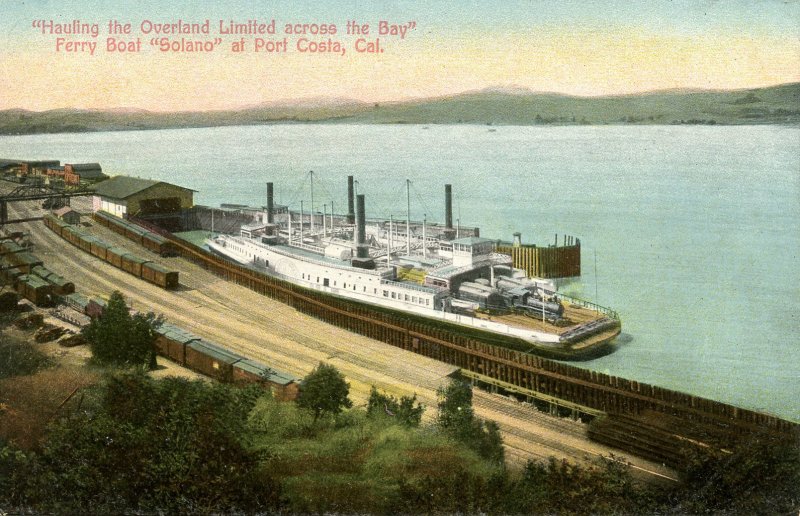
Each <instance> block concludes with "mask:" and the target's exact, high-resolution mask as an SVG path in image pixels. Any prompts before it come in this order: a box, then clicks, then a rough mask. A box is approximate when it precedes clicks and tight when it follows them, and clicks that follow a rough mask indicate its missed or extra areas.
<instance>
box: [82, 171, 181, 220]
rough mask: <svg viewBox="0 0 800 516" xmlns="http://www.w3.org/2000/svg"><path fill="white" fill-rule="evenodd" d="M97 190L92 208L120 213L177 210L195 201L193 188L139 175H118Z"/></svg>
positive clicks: (137, 214) (100, 184) (167, 212)
mask: <svg viewBox="0 0 800 516" xmlns="http://www.w3.org/2000/svg"><path fill="white" fill-rule="evenodd" d="M94 191H95V195H94V196H93V198H92V209H93V210H94V211H100V210H104V211H107V212H109V213H111V214H112V215H116V216H117V217H124V216H126V215H131V216H142V215H154V214H169V213H177V212H179V211H180V210H182V209H186V208H191V207H192V206H193V204H194V200H193V195H194V190H191V189H189V188H184V187H182V186H177V185H173V184H170V183H165V182H163V181H153V180H151V179H140V178H138V177H129V176H115V177H112V178H111V179H107V180H105V181H102V182H101V183H98V184H97V185H95V188H94Z"/></svg>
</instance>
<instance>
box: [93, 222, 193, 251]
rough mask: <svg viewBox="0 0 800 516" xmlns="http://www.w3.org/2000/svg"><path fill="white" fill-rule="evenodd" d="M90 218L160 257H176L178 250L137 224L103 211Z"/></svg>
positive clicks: (170, 243) (173, 245)
mask: <svg viewBox="0 0 800 516" xmlns="http://www.w3.org/2000/svg"><path fill="white" fill-rule="evenodd" d="M92 218H94V220H95V221H96V222H97V223H98V224H100V225H101V226H104V227H107V228H109V229H110V230H112V231H114V232H115V233H118V234H120V235H122V236H124V237H125V238H127V239H129V240H132V241H133V242H136V243H137V244H138V245H140V246H142V247H144V248H145V249H148V250H150V251H153V252H154V253H158V254H159V255H161V256H164V257H166V256H178V248H177V247H176V246H175V244H173V243H172V242H170V241H169V240H167V239H166V238H164V237H162V236H161V235H159V234H158V233H153V232H152V231H150V230H148V229H146V228H143V227H141V226H139V225H137V224H134V223H132V222H129V221H127V220H125V219H121V218H119V217H116V216H114V215H111V214H110V213H106V212H104V211H97V212H95V213H94V214H93V215H92Z"/></svg>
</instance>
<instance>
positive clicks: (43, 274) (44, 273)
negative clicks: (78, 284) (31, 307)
mask: <svg viewBox="0 0 800 516" xmlns="http://www.w3.org/2000/svg"><path fill="white" fill-rule="evenodd" d="M31 272H32V273H33V274H35V275H37V276H39V277H40V278H42V279H44V280H46V281H47V282H48V283H50V284H51V285H53V291H54V293H55V294H57V295H59V296H65V295H67V294H72V293H73V292H75V284H74V283H72V282H71V281H67V280H65V279H64V278H62V277H61V276H59V275H58V274H56V273H55V272H53V271H51V270H49V269H46V268H45V267H43V266H36V267H34V268H33V270H32V271H31Z"/></svg>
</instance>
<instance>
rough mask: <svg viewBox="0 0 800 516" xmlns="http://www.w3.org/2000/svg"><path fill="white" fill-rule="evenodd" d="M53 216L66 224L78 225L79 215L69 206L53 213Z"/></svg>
mask: <svg viewBox="0 0 800 516" xmlns="http://www.w3.org/2000/svg"><path fill="white" fill-rule="evenodd" d="M53 215H55V216H56V217H58V218H59V219H61V220H63V221H64V222H66V223H67V224H80V222H81V214H80V213H78V212H77V211H75V210H73V209H72V208H70V207H69V206H64V207H63V208H59V209H57V210H56V211H54V212H53Z"/></svg>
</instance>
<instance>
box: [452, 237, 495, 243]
mask: <svg viewBox="0 0 800 516" xmlns="http://www.w3.org/2000/svg"><path fill="white" fill-rule="evenodd" d="M487 242H489V243H493V242H494V240H491V239H488V238H481V237H474V236H473V237H465V238H457V239H455V240H453V243H454V244H461V245H475V244H485V243H487Z"/></svg>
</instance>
